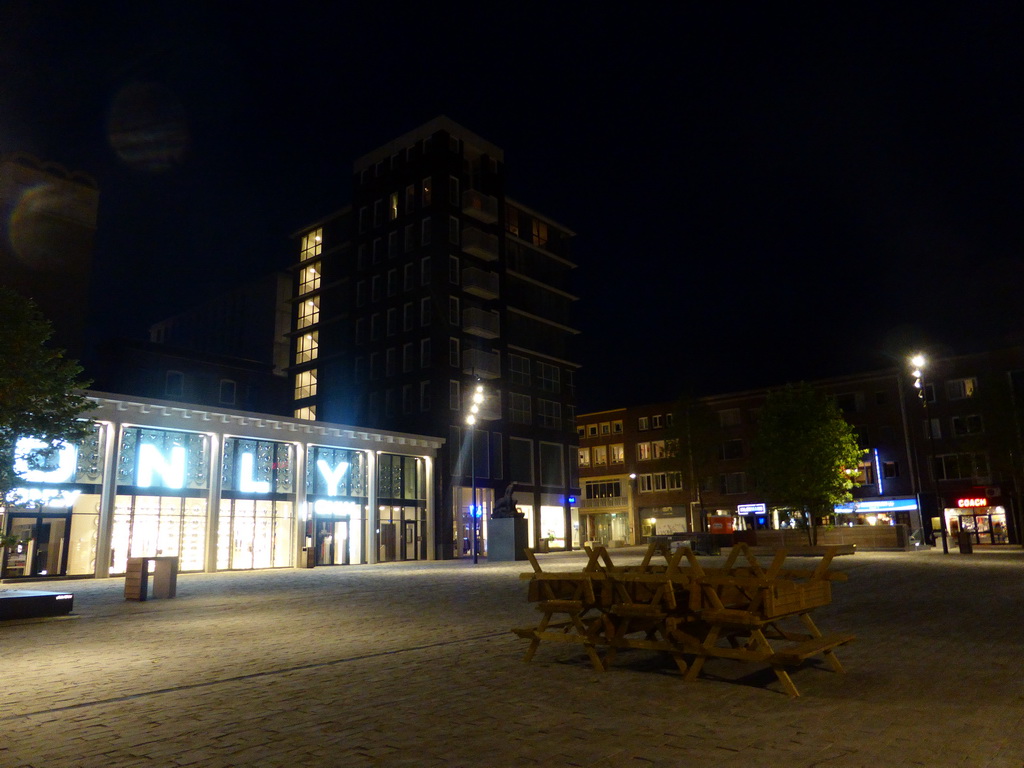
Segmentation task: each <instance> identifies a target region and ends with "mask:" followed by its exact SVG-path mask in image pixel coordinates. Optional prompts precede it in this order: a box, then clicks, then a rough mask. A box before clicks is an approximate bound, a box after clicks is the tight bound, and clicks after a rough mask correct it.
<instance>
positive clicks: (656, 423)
mask: <svg viewBox="0 0 1024 768" xmlns="http://www.w3.org/2000/svg"><path fill="white" fill-rule="evenodd" d="M661 427H662V422H661V414H657V415H655V416H651V429H661Z"/></svg>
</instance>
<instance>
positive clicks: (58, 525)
mask: <svg viewBox="0 0 1024 768" xmlns="http://www.w3.org/2000/svg"><path fill="white" fill-rule="evenodd" d="M90 399H92V400H93V401H94V402H95V404H96V407H95V408H94V409H93V410H92V411H90V412H89V413H87V414H86V415H87V416H88V417H89V418H90V419H92V421H93V423H94V428H93V431H92V433H91V434H90V435H89V436H88V437H87V438H85V439H84V440H82V441H80V442H79V443H78V444H66V445H63V446H61V447H60V449H59V450H56V451H53V452H51V453H50V454H49V455H47V456H45V457H35V458H33V459H32V460H31V461H29V460H23V461H22V462H21V463H20V464H19V463H17V462H16V465H15V468H16V471H17V472H18V474H19V475H20V476H21V477H22V479H23V480H24V481H25V483H24V487H23V488H20V489H19V494H20V497H21V500H20V502H19V506H18V507H17V508H16V509H13V510H12V511H11V512H10V513H9V514H5V516H4V518H3V520H2V528H0V530H3V531H4V532H6V533H8V534H12V535H14V536H15V537H16V538H17V540H18V541H17V543H16V545H14V546H12V547H8V548H7V549H6V550H5V553H4V559H3V563H2V574H3V578H22V577H40V578H47V577H54V576H98V577H102V576H110V575H120V574H123V573H124V572H125V570H126V566H127V560H128V558H129V557H154V556H160V555H164V556H176V557H178V558H179V562H178V567H179V570H180V571H183V572H188V571H213V570H245V569H254V568H281V567H294V566H295V565H296V564H298V563H299V561H300V560H299V558H300V556H302V555H303V554H304V550H308V548H310V547H313V548H315V555H316V557H315V564H317V565H328V564H330V565H335V564H337V565H343V564H350V563H367V562H369V563H373V562H384V561H390V560H415V559H424V558H427V557H430V556H431V553H433V551H434V548H433V537H434V526H433V514H432V510H433V500H434V494H433V492H432V487H431V484H432V466H433V461H434V459H435V457H436V454H437V451H438V449H439V448H440V447H441V445H442V444H443V441H441V440H439V439H437V438H430V437H420V436H416V435H408V434H403V433H393V432H386V433H382V432H366V431H363V430H358V431H357V430H356V429H354V428H348V427H342V426H339V425H326V424H317V423H314V422H308V421H300V420H294V419H285V418H279V417H274V416H265V415H254V414H241V413H236V412H214V411H209V410H204V409H201V408H195V407H191V406H182V405H180V404H177V403H167V402H162V401H152V400H146V401H142V400H124V399H120V398H118V397H116V396H108V395H102V394H90ZM385 446H386V447H387V448H388V450H386V451H385V450H382V449H383V448H384V447H385ZM32 447H34V444H33V443H32V442H31V441H29V442H26V443H25V446H24V448H25V451H28V450H29V449H31V448H32ZM23 452H24V451H23ZM299 478H304V479H305V482H298V479H299ZM303 562H306V561H305V560H304V561H303Z"/></svg>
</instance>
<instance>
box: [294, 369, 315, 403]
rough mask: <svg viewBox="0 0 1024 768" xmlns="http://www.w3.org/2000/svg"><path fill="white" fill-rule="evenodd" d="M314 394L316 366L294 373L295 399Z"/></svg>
mask: <svg viewBox="0 0 1024 768" xmlns="http://www.w3.org/2000/svg"><path fill="white" fill-rule="evenodd" d="M315 394H316V368H313V369H311V370H309V371H302V372H300V373H297V374H295V399H296V400H302V399H304V398H307V397H313V395H315Z"/></svg>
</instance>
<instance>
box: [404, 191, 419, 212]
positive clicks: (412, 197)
mask: <svg viewBox="0 0 1024 768" xmlns="http://www.w3.org/2000/svg"><path fill="white" fill-rule="evenodd" d="M415 208H416V185H415V184H410V185H409V186H407V187H406V188H405V212H406V213H412V211H413V210H414V209H415Z"/></svg>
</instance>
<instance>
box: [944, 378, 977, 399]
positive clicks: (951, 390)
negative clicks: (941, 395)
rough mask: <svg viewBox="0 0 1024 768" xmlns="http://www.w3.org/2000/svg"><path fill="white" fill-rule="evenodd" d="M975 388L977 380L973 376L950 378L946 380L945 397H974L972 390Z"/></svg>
mask: <svg viewBox="0 0 1024 768" xmlns="http://www.w3.org/2000/svg"><path fill="white" fill-rule="evenodd" d="M977 388H978V380H977V379H975V378H970V379H952V380H950V381H947V382H946V397H948V398H949V399H950V400H964V399H965V398H968V397H974V392H975V390H976V389H977Z"/></svg>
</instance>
